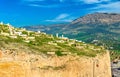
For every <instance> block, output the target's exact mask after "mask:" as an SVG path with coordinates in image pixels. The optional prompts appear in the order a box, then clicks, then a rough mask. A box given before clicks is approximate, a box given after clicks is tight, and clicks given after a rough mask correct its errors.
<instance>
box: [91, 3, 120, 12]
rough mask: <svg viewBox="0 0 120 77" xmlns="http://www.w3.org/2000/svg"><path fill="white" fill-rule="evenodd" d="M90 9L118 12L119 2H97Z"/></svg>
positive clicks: (119, 10)
mask: <svg viewBox="0 0 120 77" xmlns="http://www.w3.org/2000/svg"><path fill="white" fill-rule="evenodd" d="M91 10H96V11H98V12H116V13H120V2H114V3H109V4H99V5H98V6H97V7H95V8H92V9H91Z"/></svg>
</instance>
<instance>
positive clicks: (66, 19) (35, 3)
mask: <svg viewBox="0 0 120 77" xmlns="http://www.w3.org/2000/svg"><path fill="white" fill-rule="evenodd" d="M95 12H104V13H120V0H0V21H3V22H4V23H10V24H11V25H13V26H15V27H21V26H32V25H48V24H58V23H70V22H71V21H73V20H75V19H77V18H79V17H81V16H84V15H86V14H91V13H95Z"/></svg>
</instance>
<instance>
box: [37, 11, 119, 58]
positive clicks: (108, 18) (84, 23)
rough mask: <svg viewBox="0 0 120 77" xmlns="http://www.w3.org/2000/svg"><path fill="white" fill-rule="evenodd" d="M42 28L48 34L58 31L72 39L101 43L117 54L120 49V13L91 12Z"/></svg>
mask: <svg viewBox="0 0 120 77" xmlns="http://www.w3.org/2000/svg"><path fill="white" fill-rule="evenodd" d="M37 29H39V28H37ZM42 29H43V31H44V32H46V33H49V34H54V35H55V34H56V33H59V35H60V36H61V35H62V34H63V35H64V36H66V37H69V38H72V39H77V40H82V41H85V42H87V43H94V44H96V45H102V46H105V47H106V48H107V49H110V50H114V51H116V53H117V54H118V53H119V50H120V14H116V13H93V14H88V15H85V16H83V17H80V18H78V19H76V20H74V21H72V22H71V23H69V24H66V25H65V24H64V25H56V26H55V25H53V26H48V27H42ZM118 57H119V56H118Z"/></svg>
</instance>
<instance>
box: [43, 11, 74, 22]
mask: <svg viewBox="0 0 120 77" xmlns="http://www.w3.org/2000/svg"><path fill="white" fill-rule="evenodd" d="M73 19H75V17H71V16H70V15H69V14H66V13H63V14H60V15H58V16H57V17H55V18H54V19H50V20H45V21H47V22H71V21H73Z"/></svg>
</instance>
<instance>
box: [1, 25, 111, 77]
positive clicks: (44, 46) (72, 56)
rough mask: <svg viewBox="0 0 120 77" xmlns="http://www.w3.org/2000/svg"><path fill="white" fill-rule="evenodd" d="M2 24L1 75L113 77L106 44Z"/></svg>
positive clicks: (20, 76)
mask: <svg viewBox="0 0 120 77" xmlns="http://www.w3.org/2000/svg"><path fill="white" fill-rule="evenodd" d="M0 27H1V28H0V29H1V30H0V32H1V33H0V77H83V76H84V77H87V76H89V77H93V76H94V77H96V76H99V77H111V68H110V56H109V52H108V50H105V49H104V47H102V46H101V47H100V46H95V45H92V44H86V43H84V42H81V41H77V40H74V39H68V38H66V37H58V36H52V35H48V34H46V33H43V32H40V31H38V32H33V31H28V30H25V29H24V28H21V29H20V28H14V27H12V26H11V25H10V24H6V25H5V24H0ZM91 70H92V71H91Z"/></svg>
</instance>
